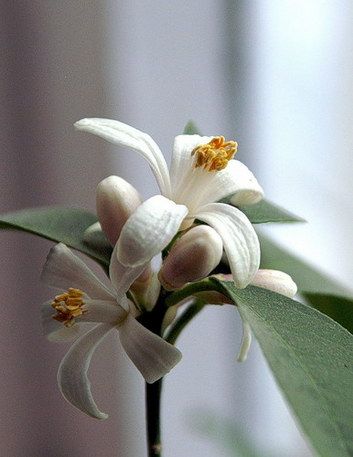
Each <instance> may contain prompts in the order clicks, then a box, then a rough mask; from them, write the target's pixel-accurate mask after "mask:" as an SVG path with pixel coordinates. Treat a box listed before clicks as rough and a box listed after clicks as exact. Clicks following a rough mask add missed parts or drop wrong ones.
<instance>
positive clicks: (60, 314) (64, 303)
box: [51, 287, 86, 327]
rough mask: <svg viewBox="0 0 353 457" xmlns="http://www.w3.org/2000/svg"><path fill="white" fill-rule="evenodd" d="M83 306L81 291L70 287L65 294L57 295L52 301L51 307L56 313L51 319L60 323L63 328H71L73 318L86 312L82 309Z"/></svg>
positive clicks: (73, 321)
mask: <svg viewBox="0 0 353 457" xmlns="http://www.w3.org/2000/svg"><path fill="white" fill-rule="evenodd" d="M84 304H85V303H84V301H83V292H82V290H80V289H74V288H72V287H70V288H69V290H68V291H67V292H64V293H63V294H60V295H57V296H56V297H55V298H54V300H53V301H52V303H51V306H52V307H53V308H54V309H55V311H56V314H55V315H54V316H53V319H55V320H56V321H59V322H62V323H63V324H64V325H65V327H72V326H73V325H74V323H75V318H76V317H80V316H82V314H84V313H85V312H86V311H85V310H84V309H83V306H84Z"/></svg>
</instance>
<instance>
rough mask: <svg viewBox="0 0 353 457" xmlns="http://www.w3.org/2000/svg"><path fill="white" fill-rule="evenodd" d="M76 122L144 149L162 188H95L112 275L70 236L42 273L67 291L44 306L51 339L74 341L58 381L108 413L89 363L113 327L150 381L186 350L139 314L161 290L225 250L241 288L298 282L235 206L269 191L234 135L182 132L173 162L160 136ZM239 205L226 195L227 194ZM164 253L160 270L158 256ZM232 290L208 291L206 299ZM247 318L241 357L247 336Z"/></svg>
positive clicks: (290, 291) (287, 291) (201, 274)
mask: <svg viewBox="0 0 353 457" xmlns="http://www.w3.org/2000/svg"><path fill="white" fill-rule="evenodd" d="M75 127H76V128H77V129H78V130H82V131H85V132H89V133H93V134H95V135H98V136H100V137H102V138H104V139H106V140H108V141H110V142H112V143H115V144H119V145H121V146H125V147H129V148H132V149H134V150H135V151H137V152H138V153H140V154H141V155H142V156H143V157H144V158H145V159H146V160H147V162H148V164H149V165H150V167H151V169H152V171H153V173H154V175H155V177H156V180H157V183H158V186H159V189H160V195H155V196H153V197H151V198H149V199H147V200H146V201H144V202H142V201H141V198H140V196H139V194H138V192H137V190H136V189H135V188H134V187H133V186H131V185H130V184H129V183H128V182H126V181H125V180H123V179H122V178H120V177H117V176H110V177H108V178H106V179H104V180H103V181H102V182H101V183H100V184H99V185H98V187H97V215H98V220H99V223H98V224H96V225H95V226H92V227H91V228H90V229H89V231H88V233H91V232H92V231H95V230H100V231H102V230H103V232H104V234H105V235H106V238H107V239H108V240H109V242H110V244H111V245H112V247H113V252H112V256H111V261H110V267H109V277H110V283H109V284H108V285H107V284H103V283H102V282H101V281H100V280H99V279H98V278H97V277H96V275H95V274H94V273H93V272H92V271H91V270H90V269H89V268H88V267H87V266H86V265H85V264H84V263H83V262H82V261H81V260H80V259H79V258H78V257H77V256H75V255H74V254H73V253H72V252H71V251H70V250H69V249H68V248H67V247H66V246H65V245H63V244H59V245H57V246H55V247H54V248H53V249H52V250H51V252H50V254H49V256H48V259H47V262H46V264H45V266H44V269H43V273H42V278H43V280H45V281H46V282H47V284H49V285H50V286H53V287H56V288H57V289H59V290H60V294H59V295H57V296H56V297H55V298H54V299H53V300H51V301H50V302H48V303H46V304H44V305H43V307H42V320H43V325H44V329H45V332H46V334H47V335H48V338H49V339H51V340H55V341H68V340H75V341H74V343H73V345H72V346H71V348H70V350H69V351H68V353H67V354H66V356H65V357H64V359H63V360H62V362H61V364H60V367H59V371H58V382H59V387H60V390H61V392H62V393H63V395H64V397H65V398H66V399H67V400H68V401H69V402H70V403H72V404H73V405H74V406H76V407H77V408H79V409H80V410H82V411H83V412H85V413H86V414H88V415H90V416H92V417H96V418H98V419H104V418H106V417H107V415H106V414H104V413H102V412H101V411H99V409H98V407H97V405H96V404H95V402H94V399H93V397H92V393H91V391H90V384H89V380H88V377H87V372H88V368H89V364H90V360H91V357H92V354H93V352H94V350H95V348H96V347H97V345H98V344H99V343H100V341H101V340H102V339H103V338H104V337H105V336H106V335H107V334H108V333H109V332H110V331H112V330H113V329H116V330H118V332H119V339H120V342H121V345H122V347H123V348H124V350H125V351H126V353H127V355H128V356H129V358H130V359H131V360H132V362H133V363H134V364H135V366H136V367H137V369H138V370H139V371H140V372H141V374H142V376H143V377H144V378H145V380H146V382H148V383H153V382H155V381H157V380H158V379H160V378H161V377H163V376H164V375H165V374H166V373H168V372H169V371H170V370H171V369H172V368H173V367H174V366H175V365H176V364H177V363H178V361H179V360H180V358H181V354H180V352H179V351H178V350H177V349H176V348H175V347H174V346H172V345H171V344H169V343H168V342H166V341H165V340H164V339H163V338H162V337H161V336H159V335H157V334H155V333H153V332H152V331H150V330H149V329H147V328H146V327H145V326H144V325H142V323H141V322H140V320H139V317H140V316H141V315H142V314H143V313H144V312H149V311H151V310H152V309H153V307H154V306H155V303H156V301H157V299H158V297H159V296H160V289H161V287H163V290H165V291H172V290H176V289H179V288H181V287H183V286H184V285H185V284H186V283H189V282H194V281H198V280H200V279H203V278H205V277H207V276H208V275H209V274H210V273H211V272H212V271H213V270H214V269H215V268H216V267H217V265H218V264H219V263H220V261H221V259H222V257H223V258H225V259H226V261H227V262H228V263H229V268H230V271H231V276H230V277H228V278H227V279H231V280H232V281H234V284H235V286H236V287H238V288H244V287H246V286H247V285H248V284H253V285H257V286H259V287H264V288H268V289H271V290H274V291H275V292H278V293H282V294H284V295H287V296H290V297H292V296H293V295H294V294H295V293H296V286H295V284H294V283H293V281H292V280H291V278H290V277H289V276H288V275H286V274H284V273H281V272H274V271H268V270H267V271H265V270H259V264H260V246H259V241H258V237H257V235H256V232H255V231H254V229H253V226H252V225H251V223H250V221H249V220H248V219H247V217H246V216H245V214H244V213H243V212H242V211H241V210H240V209H239V208H238V207H241V206H244V205H251V204H254V203H256V202H258V201H259V200H261V199H262V197H263V190H262V188H261V187H260V185H259V184H258V182H257V180H256V178H255V177H254V175H253V174H252V173H251V171H250V170H249V169H248V168H247V167H246V166H245V165H244V164H242V163H241V162H239V161H238V160H235V159H234V158H233V157H234V155H235V153H236V150H237V144H236V143H235V142H234V141H226V140H225V139H224V137H221V136H218V137H206V136H200V135H179V136H177V137H176V138H175V143H174V148H173V156H172V163H171V167H170V170H169V169H168V166H167V164H166V161H165V159H164V157H163V154H162V152H161V151H160V149H159V147H158V146H157V144H156V143H155V142H154V141H153V140H152V138H151V137H150V136H148V135H147V134H145V133H143V132H140V131H139V130H136V129H134V128H132V127H130V126H128V125H126V124H123V123H121V122H118V121H113V120H107V119H83V120H81V121H79V122H77V123H76V124H75ZM230 195H231V196H232V197H231V202H232V205H230V204H225V203H220V202H219V201H220V200H222V199H223V198H225V197H227V196H230ZM161 252H164V253H165V254H167V255H165V256H164V259H163V263H162V265H161V267H160V269H159V271H158V272H153V269H152V268H151V260H152V259H153V258H154V257H155V256H157V255H159V254H160V253H161ZM211 299H212V300H214V302H217V300H221V301H223V302H226V298H225V297H219V296H218V297H217V296H216V295H213V296H212V298H211V296H209V300H211ZM250 337H251V334H250V329H249V327H248V325H247V323H244V335H243V343H242V347H241V351H240V354H239V360H244V359H245V357H246V353H247V350H248V347H249V345H250V341H251V339H250Z"/></svg>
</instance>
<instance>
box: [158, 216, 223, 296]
mask: <svg viewBox="0 0 353 457" xmlns="http://www.w3.org/2000/svg"><path fill="white" fill-rule="evenodd" d="M222 251H223V242H222V239H221V237H220V236H219V235H218V233H217V232H216V231H215V230H214V229H213V228H211V227H209V226H207V225H198V226H197V227H193V228H191V229H190V230H189V231H188V232H186V233H185V235H182V236H181V238H179V240H177V241H176V243H175V244H174V245H173V247H172V249H171V250H170V252H169V255H168V256H167V258H166V259H165V260H164V263H163V266H162V268H161V270H160V272H159V280H160V282H161V283H162V285H163V287H164V288H165V289H167V290H173V289H179V288H180V287H182V286H183V285H184V284H186V283H187V282H193V281H198V280H199V279H202V278H204V277H206V276H207V275H208V274H209V273H210V272H211V271H212V270H213V269H214V268H215V267H216V266H217V265H218V264H219V262H220V260H221V257H222Z"/></svg>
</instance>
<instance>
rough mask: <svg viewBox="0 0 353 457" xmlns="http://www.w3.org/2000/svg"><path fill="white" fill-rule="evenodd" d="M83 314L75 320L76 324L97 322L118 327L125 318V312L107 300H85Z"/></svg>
mask: <svg viewBox="0 0 353 457" xmlns="http://www.w3.org/2000/svg"><path fill="white" fill-rule="evenodd" d="M84 310H85V312H84V313H83V314H82V316H80V317H78V318H77V322H97V323H105V324H112V325H118V324H119V323H121V322H122V321H123V320H124V319H125V318H126V316H127V311H125V309H124V308H123V307H122V306H120V305H118V304H117V303H116V302H111V301H107V300H87V302H85V305H84Z"/></svg>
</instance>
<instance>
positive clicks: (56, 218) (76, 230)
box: [0, 207, 110, 266]
mask: <svg viewBox="0 0 353 457" xmlns="http://www.w3.org/2000/svg"><path fill="white" fill-rule="evenodd" d="M95 222H97V217H96V216H95V215H94V214H91V213H89V212H88V211H85V210H83V209H75V208H61V207H48V208H33V209H25V210H21V211H16V212H13V213H7V214H3V215H1V216H0V229H11V230H21V231H23V232H28V233H32V234H34V235H38V236H40V237H43V238H47V239H48V240H52V241H56V242H62V243H65V244H66V245H67V246H70V247H72V248H74V249H77V250H78V251H81V252H83V253H84V254H87V255H88V256H89V257H91V258H93V259H95V260H97V261H98V262H99V263H100V264H101V265H103V266H107V265H109V259H110V249H109V248H108V249H106V248H104V247H102V246H101V247H100V248H94V247H91V246H89V245H88V244H86V243H85V242H84V241H83V236H84V232H85V230H86V229H87V228H88V227H89V226H90V225H92V224H94V223H95Z"/></svg>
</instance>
